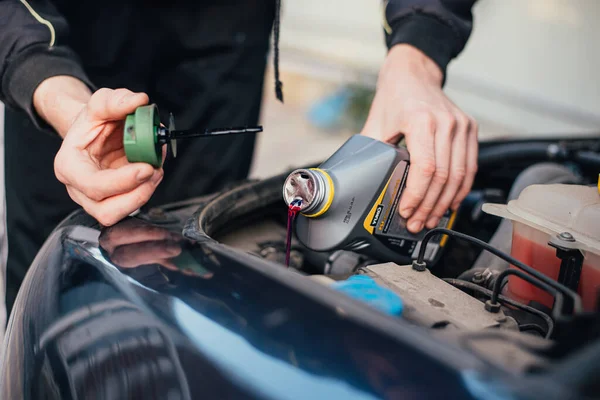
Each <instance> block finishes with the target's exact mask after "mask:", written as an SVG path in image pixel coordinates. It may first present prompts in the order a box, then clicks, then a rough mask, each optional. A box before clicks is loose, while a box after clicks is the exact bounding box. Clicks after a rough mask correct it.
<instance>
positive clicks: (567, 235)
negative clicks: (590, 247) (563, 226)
mask: <svg viewBox="0 0 600 400" xmlns="http://www.w3.org/2000/svg"><path fill="white" fill-rule="evenodd" d="M558 237H559V239H562V240H564V241H567V242H574V241H575V238H574V237H573V235H571V234H570V233H569V232H561V233H559V234H558Z"/></svg>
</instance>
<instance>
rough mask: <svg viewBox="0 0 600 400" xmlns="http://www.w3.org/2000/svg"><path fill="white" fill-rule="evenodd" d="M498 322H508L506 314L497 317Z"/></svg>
mask: <svg viewBox="0 0 600 400" xmlns="http://www.w3.org/2000/svg"><path fill="white" fill-rule="evenodd" d="M496 322H506V315H501V316H499V317H498V318H496Z"/></svg>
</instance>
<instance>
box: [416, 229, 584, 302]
mask: <svg viewBox="0 0 600 400" xmlns="http://www.w3.org/2000/svg"><path fill="white" fill-rule="evenodd" d="M439 234H445V235H448V236H450V237H453V238H458V239H462V240H465V241H467V242H469V243H473V244H475V245H477V246H479V247H481V248H483V249H484V250H487V251H489V252H490V253H492V254H494V255H496V256H498V257H500V258H502V259H503V260H504V261H507V262H508V263H510V264H512V265H514V266H515V267H518V268H520V269H522V270H523V271H525V272H527V273H528V274H530V275H532V276H534V277H535V278H537V279H539V280H540V281H542V282H544V283H545V284H546V285H548V286H550V287H553V288H554V289H556V290H558V291H559V292H561V293H563V294H564V295H566V296H568V297H570V298H571V299H572V301H573V310H574V311H575V313H581V312H582V310H583V306H582V305H581V297H579V295H578V294H577V293H575V292H574V291H572V290H571V289H569V288H568V287H566V286H564V285H561V284H560V283H558V282H556V281H554V280H552V279H550V278H549V277H547V276H546V275H544V274H542V273H541V272H539V271H537V270H535V269H533V268H532V267H530V266H528V265H526V264H523V263H522V262H521V261H519V260H517V259H515V258H513V257H511V256H509V255H508V254H506V253H504V252H503V251H500V250H498V249H496V248H495V247H492V246H490V245H489V244H487V243H486V242H484V241H482V240H479V239H477V238H475V237H473V236H469V235H465V234H464V233H460V232H456V231H453V230H450V229H446V228H434V229H432V230H430V231H429V232H427V233H426V234H425V236H423V240H422V241H421V247H420V249H419V256H418V257H417V260H416V261H415V262H413V265H415V264H416V265H418V266H423V265H425V263H424V262H423V259H424V258H425V249H426V248H427V243H429V241H430V240H431V239H432V238H433V237H434V236H436V235H439Z"/></svg>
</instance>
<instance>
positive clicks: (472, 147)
mask: <svg viewBox="0 0 600 400" xmlns="http://www.w3.org/2000/svg"><path fill="white" fill-rule="evenodd" d="M478 134H479V127H478V125H477V122H476V121H474V120H471V123H470V124H469V135H468V137H467V171H466V176H465V179H464V181H463V183H462V186H461V187H460V189H459V191H458V193H457V194H456V197H455V198H454V200H453V201H452V209H453V210H454V211H456V210H457V209H458V207H459V206H460V203H461V202H462V201H463V200H464V199H465V197H467V195H468V194H469V192H470V191H471V187H472V186H473V182H474V181H475V176H476V175H477V157H478V153H479V139H478Z"/></svg>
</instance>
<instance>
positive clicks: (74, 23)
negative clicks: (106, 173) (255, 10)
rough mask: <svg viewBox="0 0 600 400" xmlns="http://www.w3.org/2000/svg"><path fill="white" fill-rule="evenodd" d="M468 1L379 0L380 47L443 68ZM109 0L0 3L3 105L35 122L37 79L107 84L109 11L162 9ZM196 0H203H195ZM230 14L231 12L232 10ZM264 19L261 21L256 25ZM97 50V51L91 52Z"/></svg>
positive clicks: (466, 31) (465, 24) (116, 32)
mask: <svg viewBox="0 0 600 400" xmlns="http://www.w3.org/2000/svg"><path fill="white" fill-rule="evenodd" d="M178 1H183V0H173V1H170V2H165V3H169V4H170V6H171V7H175V6H176V4H174V3H177V2H178ZM204 1H209V2H210V1H214V0H204ZM223 1H224V0H223ZM248 1H253V2H255V3H258V1H257V0H248ZM475 1H476V0H386V1H384V7H385V8H384V15H385V17H384V20H383V26H384V30H385V38H386V44H387V46H388V47H391V46H393V45H395V44H399V43H408V44H412V45H414V46H415V47H417V48H419V49H421V50H422V51H423V52H424V53H425V54H427V55H428V56H429V57H431V58H432V59H433V60H434V61H435V62H436V63H437V64H438V65H439V66H440V67H441V68H442V71H444V73H445V71H446V67H447V65H448V63H449V62H450V60H451V59H452V58H454V57H455V56H457V55H458V54H459V53H460V51H461V50H462V49H463V47H464V45H465V43H466V42H467V39H468V38H469V36H470V33H471V28H472V15H471V8H472V6H473V4H474V3H475ZM109 3H111V4H112V3H116V2H115V1H114V0H106V1H105V2H102V3H100V4H98V2H92V1H83V0H77V1H73V0H71V1H69V0H54V1H51V0H0V101H2V102H4V103H5V104H6V105H7V106H8V107H13V108H16V109H21V110H24V111H25V112H27V114H28V115H29V116H30V118H31V119H32V121H33V122H34V123H35V124H36V125H37V126H38V127H39V126H40V125H44V124H43V122H42V121H40V119H39V117H38V116H37V115H36V113H35V110H34V108H33V105H32V97H33V93H34V91H35V89H36V87H37V86H38V85H39V84H40V83H41V82H42V81H43V80H44V79H46V78H48V77H51V76H56V75H71V76H74V77H77V78H79V79H80V80H82V81H83V82H85V83H86V84H87V85H89V86H90V88H91V89H96V88H97V87H99V86H101V85H105V84H107V83H106V82H97V81H95V79H94V75H95V73H91V71H92V70H93V69H94V68H95V67H97V66H95V65H94V63H95V62H96V59H97V58H102V57H110V56H111V52H115V51H116V49H117V48H119V47H118V46H119V45H121V44H120V43H119V40H120V39H119V37H120V34H121V31H122V30H123V29H125V24H127V21H126V19H119V15H115V12H114V10H115V9H116V8H115V7H128V6H129V7H149V6H152V7H157V6H158V7H161V6H164V4H162V5H161V2H156V1H153V2H148V1H139V0H137V1H136V0H129V1H128V0H122V1H120V2H118V3H116V4H112V6H113V8H112V9H111V8H110V7H108V4H109ZM149 3H150V5H149ZM183 3H185V1H183ZM191 3H192V4H193V3H194V2H191ZM197 3H203V1H200V0H197ZM157 4H158V5H157ZM189 5H190V3H188V4H182V5H181V6H182V7H183V6H189ZM349 6H350V5H349ZM104 7H108V8H104ZM108 10H112V11H108ZM229 12H231V13H234V14H235V12H236V10H235V7H231V10H230V11H229ZM116 14H119V13H116ZM229 17H230V15H229V14H227V15H219V16H216V17H215V29H218V26H219V25H218V21H219V19H220V18H229ZM265 21H268V19H264V20H263V21H259V22H258V23H266V22H265ZM157 29H158V24H157ZM150 39H151V38H149V40H150ZM111 46H112V47H111ZM98 47H99V48H100V50H98V51H96V52H94V51H93V49H95V48H98ZM142 47H143V46H142ZM88 49H92V51H90V52H89V54H82V53H86V51H87V50H88ZM132 51H134V50H132ZM105 53H108V54H105ZM119 62H126V60H124V59H122V60H120V61H119ZM101 67H102V68H103V71H102V73H103V74H107V73H109V74H110V73H111V69H112V71H114V74H117V75H118V72H119V71H118V68H119V67H118V65H115V63H108V64H104V65H101Z"/></svg>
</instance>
